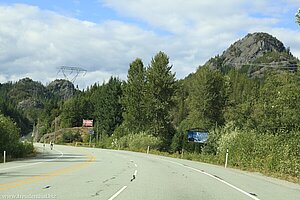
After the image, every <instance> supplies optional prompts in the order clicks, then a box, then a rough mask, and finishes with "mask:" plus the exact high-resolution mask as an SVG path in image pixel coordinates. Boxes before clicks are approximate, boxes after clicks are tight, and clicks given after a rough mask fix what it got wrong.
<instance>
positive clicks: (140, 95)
mask: <svg viewBox="0 0 300 200" xmlns="http://www.w3.org/2000/svg"><path fill="white" fill-rule="evenodd" d="M145 72H146V70H145V68H144V65H143V62H142V60H141V59H139V58H137V59H136V60H135V61H133V62H132V63H131V64H130V67H129V70H128V75H127V83H126V84H125V85H124V87H123V97H122V105H123V109H124V113H123V117H124V126H125V128H126V129H127V130H128V131H129V132H133V133H138V132H140V131H145V125H146V124H147V118H146V117H145V112H146V111H145V104H146V102H145V84H146V77H145Z"/></svg>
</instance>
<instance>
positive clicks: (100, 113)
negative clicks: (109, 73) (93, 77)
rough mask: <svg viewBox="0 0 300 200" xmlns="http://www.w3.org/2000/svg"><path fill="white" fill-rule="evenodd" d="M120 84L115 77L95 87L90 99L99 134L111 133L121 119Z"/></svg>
mask: <svg viewBox="0 0 300 200" xmlns="http://www.w3.org/2000/svg"><path fill="white" fill-rule="evenodd" d="M121 84H122V82H121V81H120V80H119V79H118V78H115V77H111V78H110V79H109V81H108V83H106V84H105V83H103V85H102V86H100V87H99V88H97V89H95V93H94V94H93V95H92V97H91V99H92V102H93V104H94V118H95V119H96V126H97V129H98V130H99V132H100V134H107V135H109V136H110V135H112V134H113V132H114V130H115V128H116V127H117V126H118V125H120V124H121V123H122V121H123V117H122V105H121V100H120V98H121V95H122V90H121Z"/></svg>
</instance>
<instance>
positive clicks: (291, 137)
mask: <svg viewBox="0 0 300 200" xmlns="http://www.w3.org/2000/svg"><path fill="white" fill-rule="evenodd" d="M298 66H299V60H298V59H297V58H295V57H294V56H293V55H292V53H291V52H290V50H289V49H288V48H286V47H284V45H283V44H282V43H281V42H280V41H278V40H277V39H276V38H274V37H272V36H270V35H268V34H266V33H255V34H249V35H247V36H246V37H245V38H243V39H241V40H239V41H238V42H236V43H234V44H233V45H231V46H230V47H229V49H227V50H226V51H224V53H223V54H222V55H221V56H216V57H215V58H212V59H210V60H209V61H208V62H207V63H206V64H205V65H204V66H199V67H198V69H197V71H196V72H195V73H191V74H190V75H188V76H187V77H186V78H184V79H182V80H176V78H175V73H174V72H173V71H172V65H170V61H169V57H168V55H166V54H165V53H163V52H158V53H157V54H156V55H154V57H153V58H152V60H151V62H150V63H149V65H147V64H144V63H143V61H142V60H141V59H139V58H137V59H135V60H133V61H132V63H131V64H130V65H129V69H128V75H127V80H120V79H119V78H118V77H111V78H110V79H109V80H108V81H107V82H103V83H102V84H94V85H92V86H90V87H89V88H87V89H86V90H85V91H79V90H76V89H74V86H72V85H70V83H67V82H61V81H62V80H60V81H56V82H55V83H60V86H59V87H58V86H55V84H54V83H51V84H49V85H48V86H47V87H45V86H43V85H42V84H40V83H37V82H34V81H32V80H30V79H23V80H20V81H19V82H17V83H7V84H3V85H1V86H0V90H1V96H0V97H1V98H0V109H1V112H2V113H3V114H4V115H5V116H9V117H11V118H12V120H14V121H15V122H16V124H17V126H18V127H19V128H21V131H22V133H27V132H28V130H29V129H30V127H33V126H34V127H35V128H34V135H35V139H36V140H37V141H39V140H40V139H42V138H43V135H45V134H47V133H51V132H54V131H55V130H61V129H63V128H70V127H80V126H82V120H83V119H93V120H94V128H93V129H94V131H95V134H94V135H93V136H92V142H93V143H96V145H97V146H99V147H105V148H121V149H129V150H135V151H141V150H142V151H144V150H145V149H147V147H148V146H150V148H151V149H156V150H159V151H164V152H169V153H173V154H174V155H178V156H179V154H182V151H184V157H185V158H187V159H199V160H202V161H207V162H214V163H218V164H221V163H223V162H224V155H225V152H226V149H229V152H230V160H229V165H230V166H235V167H240V168H246V169H250V170H259V171H263V172H267V173H276V174H280V175H286V176H291V177H294V178H296V179H297V180H298V181H299V177H300V157H299V154H300V146H299V143H300V118H299V113H300V104H299V102H300V77H299V71H298ZM62 86H64V87H62ZM20 88H21V89H20ZM59 88H64V89H59ZM66 90H67V91H66ZM69 90H70V91H69ZM18 91H22V92H18ZM3 117H4V116H3ZM195 127H198V128H201V129H202V130H207V131H208V132H209V139H208V141H207V143H206V144H196V143H191V142H188V140H187V130H188V129H191V128H195ZM63 134H64V136H63V137H61V139H60V141H57V142H66V141H68V142H72V141H86V140H88V138H82V137H81V136H80V135H78V133H75V132H74V133H72V132H66V133H63ZM64 138H65V139H64ZM66 138H67V140H66Z"/></svg>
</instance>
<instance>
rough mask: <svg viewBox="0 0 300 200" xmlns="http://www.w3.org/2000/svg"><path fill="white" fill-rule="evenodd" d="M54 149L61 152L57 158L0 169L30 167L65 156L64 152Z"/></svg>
mask: <svg viewBox="0 0 300 200" xmlns="http://www.w3.org/2000/svg"><path fill="white" fill-rule="evenodd" d="M53 150H54V151H56V152H58V153H60V155H59V156H58V157H56V158H55V159H48V160H44V161H42V162H36V163H30V164H26V165H19V166H14V167H7V168H2V169H0V171H4V170H7V169H16V168H21V167H28V166H32V165H37V164H41V163H45V162H52V161H55V160H57V159H59V158H61V157H63V156H64V153H63V152H61V151H59V150H56V149H53Z"/></svg>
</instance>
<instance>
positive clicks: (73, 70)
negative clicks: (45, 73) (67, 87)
mask: <svg viewBox="0 0 300 200" xmlns="http://www.w3.org/2000/svg"><path fill="white" fill-rule="evenodd" d="M60 72H61V73H62V74H63V75H64V77H65V79H67V80H69V81H71V82H72V83H74V82H75V80H76V78H77V77H78V75H79V74H81V73H82V74H83V76H85V74H86V73H87V70H86V69H83V68H81V67H69V66H60V67H58V72H57V74H59V73H60ZM68 72H69V74H67V73H68ZM69 77H72V78H71V79H70V78H69Z"/></svg>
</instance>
